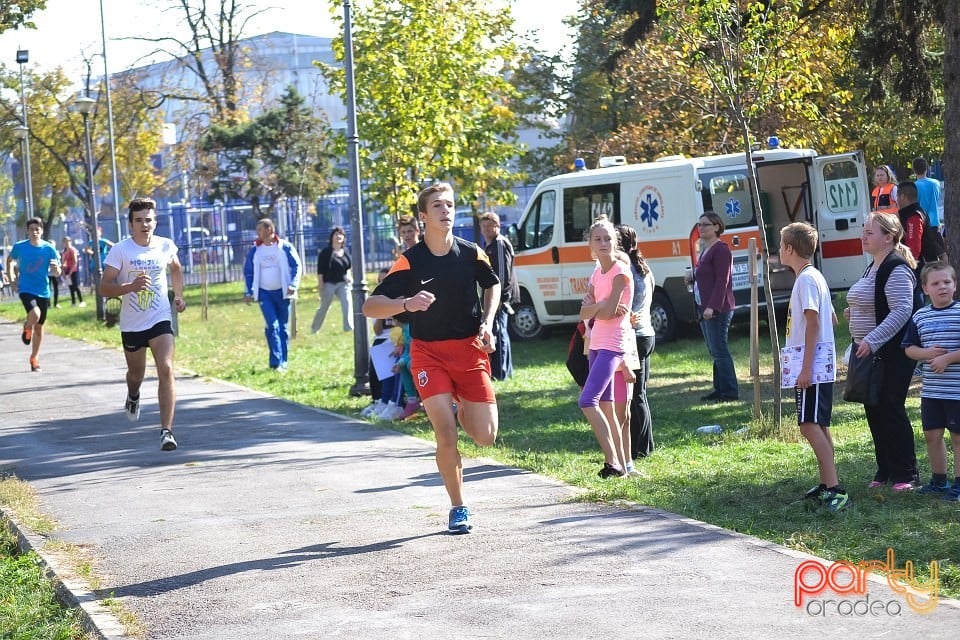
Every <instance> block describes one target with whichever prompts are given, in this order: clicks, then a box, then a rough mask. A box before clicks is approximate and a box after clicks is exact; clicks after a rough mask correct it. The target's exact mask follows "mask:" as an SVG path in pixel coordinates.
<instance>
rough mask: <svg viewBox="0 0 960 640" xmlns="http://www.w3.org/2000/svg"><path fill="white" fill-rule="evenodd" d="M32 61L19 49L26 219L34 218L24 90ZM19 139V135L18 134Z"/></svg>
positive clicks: (28, 54) (26, 53)
mask: <svg viewBox="0 0 960 640" xmlns="http://www.w3.org/2000/svg"><path fill="white" fill-rule="evenodd" d="M29 61H30V52H29V51H27V50H26V49H17V64H18V65H20V117H21V119H22V121H23V128H24V129H25V130H26V135H25V136H24V137H23V138H21V139H22V140H23V180H24V185H23V193H24V196H23V197H24V206H25V207H26V209H27V211H26V217H27V219H30V218H32V217H33V174H32V173H31V171H30V125H29V124H27V97H26V93H24V90H23V65H24V64H26V63H27V62H29ZM18 137H19V134H18Z"/></svg>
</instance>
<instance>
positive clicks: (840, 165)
mask: <svg viewBox="0 0 960 640" xmlns="http://www.w3.org/2000/svg"><path fill="white" fill-rule="evenodd" d="M823 187H824V191H825V192H826V196H827V208H828V209H830V212H831V213H839V214H845V213H855V212H856V211H858V210H859V208H860V200H861V198H862V197H865V196H866V194H861V193H860V176H859V173H858V171H857V165H856V163H854V162H853V161H852V160H837V161H836V162H828V163H826V164H824V165H823Z"/></svg>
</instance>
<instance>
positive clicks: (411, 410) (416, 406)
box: [400, 400, 420, 420]
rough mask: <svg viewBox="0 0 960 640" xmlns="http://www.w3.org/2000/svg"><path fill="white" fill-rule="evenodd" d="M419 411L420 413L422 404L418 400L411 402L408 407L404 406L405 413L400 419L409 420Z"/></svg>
mask: <svg viewBox="0 0 960 640" xmlns="http://www.w3.org/2000/svg"><path fill="white" fill-rule="evenodd" d="M418 411H420V403H419V402H418V401H416V400H413V401H410V402H408V403H407V404H406V405H404V407H403V413H402V414H400V419H401V420H406V419H407V418H409V417H410V416H412V415H413V414H415V413H417V412H418Z"/></svg>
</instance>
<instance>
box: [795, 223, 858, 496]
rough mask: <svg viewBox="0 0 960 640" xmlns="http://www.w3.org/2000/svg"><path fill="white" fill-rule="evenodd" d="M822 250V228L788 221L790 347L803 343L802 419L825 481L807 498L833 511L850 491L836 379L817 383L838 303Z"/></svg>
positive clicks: (799, 417) (799, 386)
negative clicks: (840, 464) (818, 260)
mask: <svg viewBox="0 0 960 640" xmlns="http://www.w3.org/2000/svg"><path fill="white" fill-rule="evenodd" d="M816 250H817V230H816V229H814V228H813V227H812V226H810V225H809V224H807V223H806V222H794V223H793V224H788V225H787V226H785V227H784V228H783V229H781V231H780V263H781V264H783V265H784V266H787V267H790V269H792V270H793V272H794V273H795V274H796V276H797V278H796V281H795V282H794V283H793V292H792V293H791V295H790V309H789V311H788V313H787V338H786V345H785V346H787V347H794V346H800V345H802V346H803V364H802V365H801V368H800V374H799V375H798V376H797V383H796V384H797V386H796V395H797V424H799V425H800V433H802V434H803V437H804V438H806V440H807V442H809V443H810V447H811V448H812V449H813V452H814V454H815V455H816V456H817V466H818V467H819V471H820V484H819V485H817V486H816V487H814V488H812V489H810V490H809V491H808V492H807V493H806V497H807V498H810V499H813V500H816V501H818V502H819V503H820V504H821V505H822V506H823V507H824V508H825V509H827V510H828V511H842V510H844V509H846V508H847V506H848V505H849V504H850V496H849V495H848V494H847V492H846V491H845V490H844V489H843V488H842V487H841V486H840V480H839V478H838V477H837V465H836V462H835V461H834V453H833V438H832V437H831V435H830V418H831V414H832V413H833V383H832V382H814V380H813V359H814V355H815V353H816V350H817V344H818V343H821V342H830V343H832V342H833V320H834V317H835V316H834V313H833V303H832V301H831V298H830V287H828V286H827V282H826V280H824V279H823V275H822V274H821V273H820V272H819V271H817V269H816V268H814V266H813V265H812V264H810V260H811V258H812V257H813V254H814V252H815V251H816Z"/></svg>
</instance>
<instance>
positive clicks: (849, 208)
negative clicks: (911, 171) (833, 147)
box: [810, 151, 870, 289]
mask: <svg viewBox="0 0 960 640" xmlns="http://www.w3.org/2000/svg"><path fill="white" fill-rule="evenodd" d="M810 185H811V188H812V192H813V198H814V202H815V203H816V207H815V211H814V221H813V224H814V226H816V228H817V231H818V232H819V235H820V246H819V247H818V249H817V254H818V256H819V258H820V260H819V264H817V266H818V268H819V269H820V271H821V272H822V273H823V276H824V278H826V280H827V284H828V285H829V286H830V288H831V289H847V288H849V287H850V285H851V284H853V283H854V282H856V281H857V280H858V279H859V278H860V276H861V275H863V269H864V266H865V265H866V262H867V260H866V258H865V257H864V254H863V246H862V245H861V244H860V236H861V234H862V232H863V223H864V220H866V217H867V214H869V213H870V199H869V197H868V196H869V193H870V190H869V183H868V180H867V166H866V162H865V161H864V157H863V153H862V152H860V151H854V152H851V153H841V154H837V155H830V156H818V157H816V158H814V159H813V166H812V167H811V176H810Z"/></svg>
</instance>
